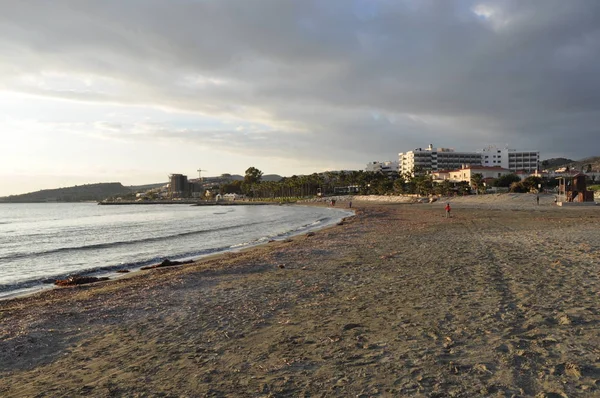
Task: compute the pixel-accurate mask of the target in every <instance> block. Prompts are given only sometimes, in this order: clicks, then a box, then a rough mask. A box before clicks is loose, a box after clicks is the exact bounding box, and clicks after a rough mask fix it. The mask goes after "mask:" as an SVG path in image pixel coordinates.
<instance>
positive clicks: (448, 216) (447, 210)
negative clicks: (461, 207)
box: [444, 203, 451, 218]
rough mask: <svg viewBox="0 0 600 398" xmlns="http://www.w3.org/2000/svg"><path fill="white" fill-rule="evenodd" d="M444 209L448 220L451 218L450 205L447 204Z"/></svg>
mask: <svg viewBox="0 0 600 398" xmlns="http://www.w3.org/2000/svg"><path fill="white" fill-rule="evenodd" d="M444 209H445V210H446V218H450V210H451V209H450V203H446V207H445V208H444Z"/></svg>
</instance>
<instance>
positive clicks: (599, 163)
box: [541, 156, 600, 171]
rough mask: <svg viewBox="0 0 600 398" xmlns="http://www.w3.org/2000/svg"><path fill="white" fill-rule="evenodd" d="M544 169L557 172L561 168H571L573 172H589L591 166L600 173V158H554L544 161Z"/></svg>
mask: <svg viewBox="0 0 600 398" xmlns="http://www.w3.org/2000/svg"><path fill="white" fill-rule="evenodd" d="M541 164H542V168H544V169H547V170H556V169H558V168H561V167H569V169H571V170H582V169H583V171H587V169H588V165H591V168H592V170H593V171H600V156H592V157H589V158H584V159H580V160H573V159H567V158H553V159H547V160H544V161H542V163H541Z"/></svg>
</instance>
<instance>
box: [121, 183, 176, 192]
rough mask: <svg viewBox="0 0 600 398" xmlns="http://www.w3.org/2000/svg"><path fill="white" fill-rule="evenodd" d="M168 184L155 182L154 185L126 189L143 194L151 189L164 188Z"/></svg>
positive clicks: (134, 186)
mask: <svg viewBox="0 0 600 398" xmlns="http://www.w3.org/2000/svg"><path fill="white" fill-rule="evenodd" d="M167 184H168V182H157V183H155V184H145V185H129V186H127V188H128V189H129V190H131V191H133V192H145V191H149V190H151V189H155V188H160V187H164V186H165V185H167Z"/></svg>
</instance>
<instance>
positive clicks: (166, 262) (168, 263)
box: [140, 259, 194, 270]
mask: <svg viewBox="0 0 600 398" xmlns="http://www.w3.org/2000/svg"><path fill="white" fill-rule="evenodd" d="M193 262H194V260H185V261H171V260H169V259H166V260H164V261H163V262H162V263H160V264H154V265H148V266H147V267H142V268H140V269H142V270H147V269H154V268H162V267H172V266H174V265H182V264H191V263H193Z"/></svg>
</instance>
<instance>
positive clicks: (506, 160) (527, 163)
mask: <svg viewBox="0 0 600 398" xmlns="http://www.w3.org/2000/svg"><path fill="white" fill-rule="evenodd" d="M479 153H480V154H481V164H482V165H484V166H488V167H494V166H499V167H502V168H505V169H509V170H510V171H512V172H516V171H519V170H523V171H526V172H529V173H530V172H533V171H536V170H538V167H539V163H540V153H539V151H517V150H516V149H508V148H504V149H501V148H497V147H495V146H489V147H487V148H484V149H482V150H481V151H480V152H479Z"/></svg>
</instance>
